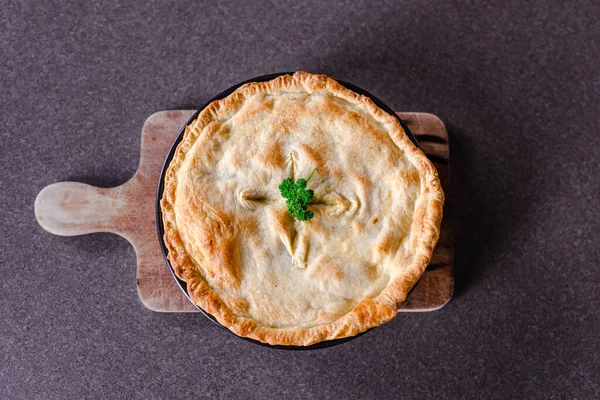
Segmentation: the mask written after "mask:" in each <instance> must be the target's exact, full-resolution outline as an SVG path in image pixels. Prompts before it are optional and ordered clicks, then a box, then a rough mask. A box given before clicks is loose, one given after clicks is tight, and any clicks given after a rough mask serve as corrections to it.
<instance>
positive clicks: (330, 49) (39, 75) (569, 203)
mask: <svg viewBox="0 0 600 400" xmlns="http://www.w3.org/2000/svg"><path fill="white" fill-rule="evenodd" d="M470 3H471V2H463V1H445V2H435V1H398V2H392V1H390V2H376V1H330V2H324V1H315V2H310V3H302V4H301V2H286V1H264V2H263V1H261V2H258V1H257V2H216V1H206V2H192V1H190V2H183V1H182V2H160V1H135V2H106V3H102V2H98V1H80V2H78V3H68V2H64V1H44V2H35V1H22V2H5V3H4V4H3V5H2V12H1V13H0V88H1V92H0V118H1V125H0V134H1V138H2V141H1V142H0V143H1V145H0V146H1V149H2V152H1V156H0V157H1V165H2V170H3V174H2V177H1V178H0V182H1V187H2V190H0V204H2V208H3V212H2V218H1V219H0V221H1V222H0V223H1V224H2V232H3V238H2V241H1V242H0V265H1V276H2V283H1V286H0V287H1V289H0V321H1V323H0V398H1V399H83V398H110V399H117V398H123V399H133V398H145V399H151V398H152V399H160V398H165V399H166V398H178V399H182V398H204V397H207V398H208V397H210V398H227V399H249V398H260V399H267V398H300V399H312V398H322V399H370V398H373V399H374V398H390V399H398V398H402V399H441V398H448V399H482V398H485V399H492V398H494V399H495V398H498V399H500V398H502V399H598V398H600V364H599V362H598V359H599V357H600V290H599V286H600V244H599V243H600V237H599V234H598V232H599V231H600V229H599V228H600V211H599V206H598V203H599V197H600V178H599V176H598V170H599V162H600V150H599V148H600V132H599V129H600V107H599V104H600V22H599V21H600V3H599V2H597V1H574V2H569V5H567V4H566V3H565V2H562V1H546V2H537V1H536V2H522V1H514V0H509V1H502V2H480V5H473V4H470ZM297 69H303V70H309V71H314V72H323V73H327V74H330V75H333V76H335V77H338V78H340V79H343V80H345V81H349V82H353V83H355V84H357V85H359V86H361V87H364V88H365V89H367V90H369V91H370V92H372V93H373V94H375V95H376V96H378V97H379V98H381V99H382V100H384V101H385V102H386V103H388V104H389V105H390V106H392V107H393V108H395V109H396V110H402V111H425V112H431V113H434V114H436V115H438V116H439V117H440V118H441V119H442V120H444V121H445V123H446V124H447V127H448V131H449V134H450V137H451V157H452V168H453V170H452V179H453V185H454V186H453V192H452V194H451V196H450V198H451V201H452V202H453V203H454V215H453V229H454V240H455V244H456V250H455V252H456V259H455V264H456V293H455V297H454V299H453V300H452V301H451V302H450V303H449V304H448V305H447V306H446V307H444V308H443V309H441V310H439V311H436V312H431V313H409V314H401V315H399V316H398V317H397V318H395V319H394V320H393V321H392V322H391V323H389V324H386V325H384V326H382V327H381V328H378V329H375V330H373V331H372V332H370V333H368V334H367V335H364V336H362V337H360V338H358V339H357V340H354V341H351V342H349V343H346V344H344V345H341V346H337V347H334V348H330V349H326V350H321V351H315V352H287V351H281V350H272V349H267V348H263V347H260V346H256V345H254V344H251V343H248V342H245V341H242V340H239V339H237V338H235V337H232V336H231V335H227V334H226V333H225V332H223V331H222V330H220V329H219V328H218V327H216V326H215V325H214V324H212V323H211V322H209V321H208V320H207V319H206V318H204V317H202V316H201V315H193V314H158V313H154V312H151V311H148V310H146V309H145V308H144V307H143V306H142V304H141V303H140V302H139V300H138V297H137V294H136V285H135V254H134V252H133V250H132V248H131V247H130V245H129V244H128V242H127V241H126V240H124V239H122V238H120V237H117V236H114V235H110V234H94V235H88V236H81V237H57V236H53V235H51V234H48V233H46V232H45V231H43V230H42V229H41V228H40V227H39V226H38V224H37V222H36V220H35V217H34V213H33V203H34V199H35V196H36V195H37V193H38V192H39V191H40V190H41V189H42V188H43V187H44V186H46V185H49V184H51V183H53V182H57V181H65V180H74V181H80V182H85V183H89V184H93V185H97V186H103V187H110V186H115V185H118V184H121V183H123V182H125V181H126V180H127V179H128V178H130V177H131V175H132V174H133V173H134V171H135V170H136V167H137V164H138V157H139V134H140V130H141V127H142V124H143V122H144V120H145V119H146V117H147V116H149V115H150V114H152V113H154V112H156V111H159V110H164V109H177V108H186V109H189V108H195V107H198V106H200V105H201V104H202V103H203V102H205V101H206V100H208V99H209V98H210V97H212V96H213V95H214V94H216V93H218V92H220V91H221V90H223V89H225V88H227V87H229V86H231V85H232V84H234V83H237V82H239V81H241V80H244V79H247V78H251V77H254V76H258V75H262V74H265V73H269V72H277V71H285V70H297Z"/></svg>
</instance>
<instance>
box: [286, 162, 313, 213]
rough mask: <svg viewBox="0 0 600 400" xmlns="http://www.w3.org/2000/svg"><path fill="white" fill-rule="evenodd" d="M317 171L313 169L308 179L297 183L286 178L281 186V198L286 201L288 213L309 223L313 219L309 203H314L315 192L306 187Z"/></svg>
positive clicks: (299, 180)
mask: <svg viewBox="0 0 600 400" xmlns="http://www.w3.org/2000/svg"><path fill="white" fill-rule="evenodd" d="M316 170H317V169H316V168H315V169H313V171H312V172H311V173H310V175H309V176H308V178H307V179H302V178H300V179H298V180H297V181H296V183H294V180H293V179H292V178H286V179H284V180H283V182H281V184H280V185H279V192H280V193H281V196H282V197H283V198H284V199H286V201H285V204H286V205H287V209H288V212H289V213H290V215H291V216H292V217H294V218H296V219H297V220H299V221H308V220H309V219H311V218H312V217H313V215H314V214H313V213H312V211H310V210H308V203H309V202H310V201H312V199H313V197H314V195H315V192H314V191H313V190H311V189H306V185H307V184H308V181H309V180H310V178H312V176H313V174H314V173H315V171H316Z"/></svg>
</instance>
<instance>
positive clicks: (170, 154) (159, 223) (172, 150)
mask: <svg viewBox="0 0 600 400" xmlns="http://www.w3.org/2000/svg"><path fill="white" fill-rule="evenodd" d="M286 74H290V75H291V74H293V72H280V73H275V74H269V75H263V76H259V77H257V78H253V79H249V80H247V81H244V82H241V83H238V84H236V85H234V86H232V87H230V88H229V89H226V90H224V91H222V92H221V93H219V94H218V95H216V96H215V97H213V98H212V99H210V100H209V101H208V102H207V103H206V104H204V105H203V106H202V107H200V109H198V111H196V112H195V113H194V115H192V116H191V117H190V119H189V120H188V121H187V122H186V124H185V125H184V126H183V127H182V128H181V130H180V132H179V134H178V135H177V137H176V138H175V141H174V142H173V145H172V146H171V148H170V149H169V152H168V154H167V157H166V158H165V162H164V164H163V167H162V170H161V173H160V176H159V179H158V187H157V190H156V229H157V231H158V241H159V243H160V247H161V250H162V254H163V257H164V259H165V262H166V263H167V265H168V267H169V270H170V271H171V275H173V278H174V279H175V281H176V282H177V284H178V285H179V287H180V288H181V290H182V291H183V293H184V294H185V296H186V297H187V298H188V300H190V302H191V303H192V304H194V303H193V302H192V300H191V299H190V296H189V294H188V292H187V284H186V282H184V281H182V280H181V279H179V278H178V277H177V276H176V275H175V271H174V270H173V267H172V265H171V263H170V261H169V259H168V258H167V248H166V246H165V243H164V240H163V237H164V227H163V223H162V212H161V209H160V199H161V198H162V195H163V190H164V176H165V172H166V170H167V167H168V166H169V163H170V162H171V160H172V159H173V155H174V154H175V150H176V149H177V145H178V144H179V143H180V142H181V140H182V139H183V135H184V133H185V128H186V127H187V126H188V125H189V124H191V123H192V122H193V121H194V120H195V119H196V118H197V117H198V114H200V112H201V111H202V110H203V109H204V108H206V107H207V106H208V105H209V104H210V103H212V102H213V101H215V100H220V99H223V98H225V97H227V96H229V95H230V94H231V93H233V92H234V91H235V90H236V89H237V88H239V87H240V86H242V85H244V84H246V83H250V82H264V81H269V80H272V79H275V78H277V77H278V76H281V75H286ZM336 81H337V82H338V83H340V84H341V85H343V86H345V87H346V88H348V89H350V90H352V91H354V92H356V93H359V94H362V95H365V96H367V97H369V98H370V99H371V100H373V102H374V103H375V104H376V105H377V106H378V107H379V108H381V109H382V110H384V111H386V112H387V113H389V114H390V115H393V116H395V117H396V118H398V121H399V122H400V124H401V125H402V128H404V131H405V132H406V134H407V136H408V137H409V139H410V140H411V141H412V142H413V143H414V144H415V146H417V147H419V144H418V142H417V139H416V138H415V136H414V135H413V134H412V132H411V131H410V130H409V129H408V127H407V126H406V124H405V123H404V121H402V120H401V119H400V117H398V116H397V115H396V113H395V112H394V111H393V110H392V109H391V108H390V107H388V106H387V105H385V103H383V102H382V101H381V100H379V99H378V98H376V97H375V96H373V95H372V94H370V93H369V92H367V91H366V90H364V89H361V88H359V87H358V86H356V85H353V84H351V83H348V82H344V81H341V80H337V79H336ZM415 286H416V285H415ZM194 306H195V307H196V308H197V309H198V311H200V312H201V313H202V314H204V315H205V316H206V317H207V318H209V319H210V320H211V321H212V322H214V323H215V324H217V325H218V326H220V327H221V328H222V329H224V330H226V331H227V332H229V333H230V334H232V335H234V336H236V337H239V338H241V339H244V340H247V341H249V342H252V343H255V344H259V345H261V346H266V347H271V348H275V349H286V350H315V349H322V348H326V347H331V346H336V345H338V344H342V343H345V342H347V341H349V340H352V339H355V338H357V337H359V336H362V335H364V334H365V333H367V332H368V331H365V332H362V333H360V334H358V335H355V336H351V337H347V338H341V339H334V340H326V341H322V342H318V343H315V344H312V345H310V346H285V345H271V344H267V343H262V342H259V341H258V340H254V339H249V338H246V337H241V336H238V335H236V334H235V333H233V332H231V331H230V330H229V329H227V328H226V327H224V326H223V325H221V324H220V323H219V322H218V321H217V320H216V318H215V317H213V316H212V315H210V314H209V313H207V312H205V311H204V310H202V309H201V308H200V307H198V306H197V305H195V304H194Z"/></svg>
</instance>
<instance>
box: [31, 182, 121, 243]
mask: <svg viewBox="0 0 600 400" xmlns="http://www.w3.org/2000/svg"><path fill="white" fill-rule="evenodd" d="M121 188H122V187H121V186H119V187H116V188H110V189H105V188H99V187H95V186H90V185H86V184H84V183H78V182H59V183H54V184H52V185H50V186H46V187H45V188H44V189H42V191H41V192H40V193H39V194H38V195H37V197H36V199H35V206H34V209H35V217H36V219H37V221H38V223H39V224H40V225H41V226H42V228H44V229H45V230H46V231H48V232H50V233H53V234H55V235H60V236H76V235H84V234H87V233H94V232H112V233H117V234H121V232H119V231H117V230H116V228H117V226H118V221H119V220H118V218H121V219H122V218H123V213H122V211H123V208H124V207H125V201H124V199H123V198H122V197H121V196H120V194H121Z"/></svg>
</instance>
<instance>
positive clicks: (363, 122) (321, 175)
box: [160, 72, 444, 346]
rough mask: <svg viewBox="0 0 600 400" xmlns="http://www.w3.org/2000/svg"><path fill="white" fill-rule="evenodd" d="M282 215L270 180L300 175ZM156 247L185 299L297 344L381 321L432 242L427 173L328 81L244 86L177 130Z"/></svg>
mask: <svg viewBox="0 0 600 400" xmlns="http://www.w3.org/2000/svg"><path fill="white" fill-rule="evenodd" d="M315 168H316V171H315V173H314V176H312V178H311V180H310V181H309V182H308V185H307V188H308V189H312V190H314V198H313V199H312V201H311V202H310V203H309V204H308V210H310V211H311V212H312V213H313V214H314V215H313V217H312V218H311V219H310V220H307V221H300V220H297V219H295V218H293V217H292V215H291V214H290V212H288V209H287V207H286V200H285V199H284V198H283V197H282V195H281V193H280V192H279V189H278V186H279V184H280V183H281V182H282V181H283V180H284V179H286V178H292V179H293V180H297V179H299V178H306V177H307V176H308V175H309V174H310V173H311V171H312V170H313V169H315ZM164 182H165V186H164V192H163V196H162V198H161V203H160V205H161V211H162V219H163V225H164V229H165V233H164V242H165V245H166V247H167V249H168V258H169V261H170V262H171V265H172V267H173V269H174V271H175V274H176V275H177V276H178V277H179V278H180V279H182V280H183V281H185V282H186V283H187V290H188V293H189V295H190V298H191V299H192V300H193V301H194V302H195V303H196V304H197V305H198V306H200V307H201V308H202V309H203V310H204V311H206V312H207V313H209V314H211V315H213V316H214V317H215V318H216V319H217V321H218V322H219V323H220V324H221V325H223V326H225V327H227V328H229V329H230V330H231V331H233V332H234V333H235V334H237V335H239V336H243V337H247V338H251V339H255V340H258V341H261V342H264V343H269V344H278V345H296V346H307V345H311V344H314V343H317V342H320V341H324V340H332V339H338V338H344V337H349V336H354V335H357V334H358V333H360V332H363V331H366V330H368V329H370V328H372V327H375V326H378V325H381V324H382V323H384V322H387V321H389V320H391V319H392V318H393V317H394V316H395V315H396V314H397V310H398V307H399V306H400V305H401V304H402V302H403V301H404V300H405V298H406V296H407V294H408V292H409V291H410V289H411V288H412V287H413V285H414V284H415V283H416V282H417V280H418V279H419V277H420V276H421V275H422V274H423V272H424V270H425V268H426V267H427V264H428V263H429V260H430V258H431V254H432V252H433V249H434V247H435V245H436V243H437V240H438V237H439V229H440V222H441V219H442V206H443V202H444V194H443V191H442V189H441V186H440V181H439V180H438V176H437V171H436V170H435V168H434V166H433V165H432V164H431V162H430V161H429V160H428V159H427V158H426V156H425V155H424V154H423V153H422V152H421V151H420V150H419V149H418V148H417V147H415V146H414V145H413V143H412V142H411V141H410V139H409V138H408V137H407V135H406V134H405V132H404V130H403V128H402V126H401V124H400V123H399V121H398V120H397V119H396V118H395V117H393V116H392V115H390V114H388V113H386V112H385V111H383V110H382V109H380V108H379V107H377V106H376V105H375V104H374V103H373V101H372V100H371V99H369V98H368V97H366V96H363V95H360V94H357V93H355V92H353V91H351V90H349V89H347V88H345V87H344V86H342V85H341V84H339V83H338V82H336V81H335V80H334V79H332V78H329V77H327V76H325V75H316V74H310V73H306V72H296V73H294V74H293V75H282V76H279V77H278V78H276V79H273V80H271V81H267V82H252V83H248V84H245V85H243V86H241V87H240V88H238V89H237V90H236V91H235V92H233V93H232V94H231V95H229V96H227V97H225V98H224V99H222V100H217V101H214V102H212V103H211V104H209V105H208V106H207V107H206V108H205V109H203V110H202V112H200V114H199V115H198V118H197V119H196V120H195V121H194V122H192V123H191V124H190V125H189V126H187V128H186V130H185V133H184V136H183V139H182V141H181V142H180V143H179V145H178V147H177V149H176V151H175V153H174V157H173V159H172V161H171V162H170V164H169V166H168V168H167V169H166V173H165V178H164Z"/></svg>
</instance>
